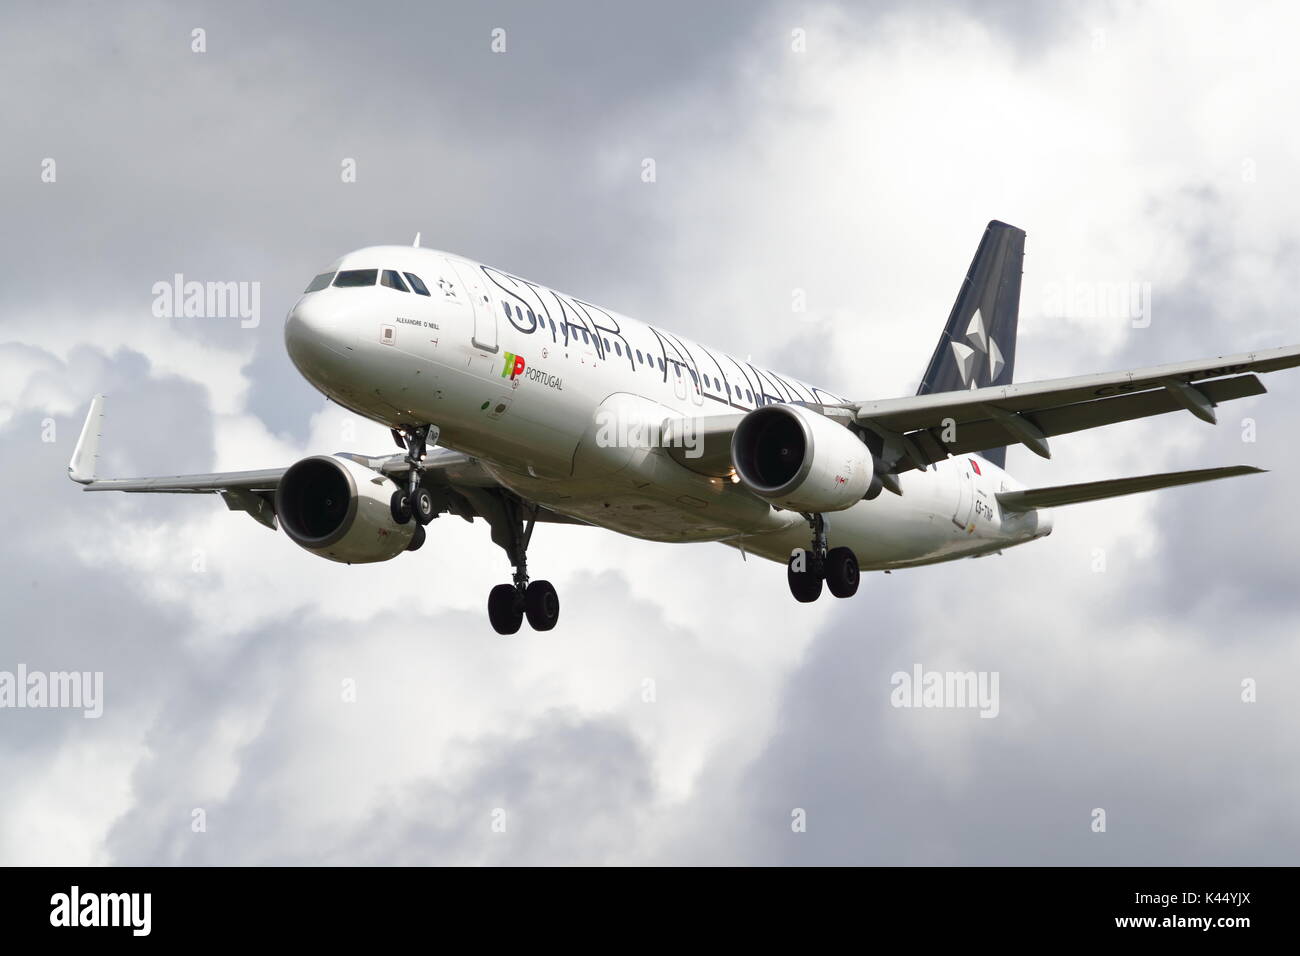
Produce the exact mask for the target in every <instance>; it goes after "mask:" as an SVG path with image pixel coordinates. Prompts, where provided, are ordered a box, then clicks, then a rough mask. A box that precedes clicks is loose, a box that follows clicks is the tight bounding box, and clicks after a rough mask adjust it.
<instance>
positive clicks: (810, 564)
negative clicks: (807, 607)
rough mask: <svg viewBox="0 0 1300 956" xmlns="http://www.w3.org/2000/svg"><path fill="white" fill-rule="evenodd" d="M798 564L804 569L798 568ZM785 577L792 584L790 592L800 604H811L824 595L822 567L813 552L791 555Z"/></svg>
mask: <svg viewBox="0 0 1300 956" xmlns="http://www.w3.org/2000/svg"><path fill="white" fill-rule="evenodd" d="M796 564H799V565H802V570H796V567H795V565H796ZM785 577H786V581H787V582H789V584H790V593H791V594H793V595H794V599H795V600H796V601H798V602H799V603H800V604H811V603H812V602H813V601H815V600H817V599H818V598H819V597H821V596H822V568H821V567H820V562H819V561H816V560H815V559H814V556H813V554H812V553H811V552H809V551H802V552H798V553H795V554H792V555H790V563H789V564H787V565H786V569H785Z"/></svg>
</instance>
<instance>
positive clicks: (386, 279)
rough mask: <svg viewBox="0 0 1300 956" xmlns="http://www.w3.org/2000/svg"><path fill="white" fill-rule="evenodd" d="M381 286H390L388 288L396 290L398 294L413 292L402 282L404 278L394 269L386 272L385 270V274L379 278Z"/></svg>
mask: <svg viewBox="0 0 1300 956" xmlns="http://www.w3.org/2000/svg"><path fill="white" fill-rule="evenodd" d="M379 284H380V285H386V286H388V288H390V289H396V290H397V291H398V292H410V291H411V290H410V289H408V288H407V287H406V283H405V282H403V281H402V277H401V276H399V275H398V274H397V273H396V272H394V271H393V270H392V269H385V270H384V274H383V275H382V276H380V277H379Z"/></svg>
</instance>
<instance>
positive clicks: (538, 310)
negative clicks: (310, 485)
mask: <svg viewBox="0 0 1300 956" xmlns="http://www.w3.org/2000/svg"><path fill="white" fill-rule="evenodd" d="M332 268H333V269H335V270H354V269H378V270H381V274H382V270H385V269H390V270H396V271H399V272H402V273H412V274H414V275H416V276H418V277H419V279H420V280H422V282H423V284H424V285H425V287H427V289H428V291H429V292H430V295H428V296H424V295H419V294H416V293H415V292H406V291H400V290H398V289H395V288H389V287H386V286H383V285H374V286H367V287H363V288H338V287H332V286H331V287H327V288H324V289H322V290H320V291H318V292H311V293H307V294H305V295H304V296H303V297H302V298H301V299H300V300H299V301H298V303H297V304H296V305H295V306H294V308H293V310H292V311H291V312H290V313H289V317H288V319H287V321H286V326H285V340H286V345H287V347H288V350H289V354H290V356H291V358H292V359H293V361H294V364H295V365H296V366H297V367H298V369H299V370H300V371H301V372H302V374H303V375H304V376H305V377H306V378H307V379H308V381H310V382H311V383H312V384H313V385H314V386H315V387H316V388H318V389H320V390H321V391H322V392H323V393H324V394H326V395H327V396H329V397H330V398H331V399H333V400H334V401H336V402H338V403H339V404H340V405H343V406H345V407H347V408H349V409H352V410H353V411H355V412H357V413H358V414H360V415H363V416H365V417H366V418H369V419H372V420H374V421H376V422H380V423H383V424H385V425H388V426H390V427H398V426H402V425H411V424H418V423H432V424H434V425H437V426H438V427H439V429H440V437H439V442H438V443H439V444H440V445H443V446H446V447H448V448H452V449H455V450H457V451H461V452H464V453H466V454H469V455H472V456H474V457H475V458H477V459H479V461H480V462H481V464H482V466H483V468H484V470H485V471H486V472H487V473H488V474H490V475H491V476H492V478H494V479H495V480H496V481H498V482H500V484H502V485H503V486H505V487H507V488H509V489H510V490H512V491H514V492H515V493H517V494H519V495H520V496H522V497H523V498H526V499H528V500H530V501H535V502H538V503H540V504H542V505H544V506H545V507H546V508H548V509H550V510H552V511H555V512H559V513H561V514H565V515H569V516H571V517H574V518H578V519H581V520H582V521H585V522H588V523H590V524H593V525H597V526H600V527H604V528H608V529H610V530H613V531H618V532H620V533H623V534H628V535H632V536H635V537H639V538H646V539H650V540H655V541H677V542H688V541H722V542H725V543H728V544H731V545H734V546H738V547H743V548H744V549H745V550H746V551H747V552H750V553H754V554H759V555H761V556H763V557H767V558H770V559H772V560H775V561H780V562H785V561H786V559H787V558H788V556H789V554H790V552H791V549H793V548H800V547H806V546H807V545H808V542H809V528H808V524H807V522H806V521H805V519H804V518H803V516H801V515H800V514H798V513H794V512H790V511H782V510H779V509H777V508H774V507H772V506H771V505H769V504H768V503H767V502H765V501H763V500H762V499H760V498H758V497H756V496H755V495H754V494H752V493H751V492H749V491H748V490H746V489H745V488H744V487H743V486H742V485H740V484H737V483H735V482H734V481H732V480H729V479H728V478H726V477H710V476H707V475H703V474H697V473H696V472H694V471H692V470H689V469H688V468H685V467H683V466H682V465H681V464H679V463H678V462H677V461H675V460H674V459H673V458H672V457H670V455H669V453H668V451H667V450H666V449H664V448H660V447H647V446H646V445H645V444H644V443H638V442H635V441H632V442H628V441H622V440H615V441H610V440H609V436H610V434H611V433H610V432H609V431H608V427H607V426H608V425H609V423H610V422H611V421H617V422H621V423H627V422H633V423H637V422H659V421H662V420H664V419H665V418H669V419H677V418H680V417H688V418H693V417H702V416H709V415H719V414H726V413H734V412H746V411H749V410H751V409H754V408H756V407H759V406H762V405H767V404H772V403H775V402H810V403H826V404H832V403H839V402H842V401H843V399H842V398H841V397H840V396H838V395H835V394H833V393H831V392H828V391H827V390H825V389H822V388H818V387H816V386H812V385H808V384H806V383H804V382H800V381H798V380H796V379H793V378H790V377H789V376H786V375H780V374H777V373H775V372H772V371H769V370H767V369H764V368H761V367H759V366H755V365H754V364H752V363H751V362H747V361H741V360H739V359H736V358H734V357H733V356H731V355H729V354H728V353H725V352H721V351H718V350H716V349H710V348H706V347H704V346H702V345H699V344H698V343H696V342H693V341H691V340H689V339H686V338H683V337H681V336H678V335H675V334H673V333H670V332H667V331H665V330H663V329H659V328H656V327H654V326H651V325H647V324H646V323H644V322H639V321H637V320H635V319H630V318H627V317H626V316H623V315H619V314H618V313H615V312H610V311H608V310H606V309H602V308H599V307H597V306H594V305H592V304H591V303H589V302H586V301H584V300H581V299H575V298H573V297H572V296H568V295H564V294H562V293H557V292H554V291H552V290H551V289H548V288H546V287H544V286H541V285H538V284H536V283H533V282H528V281H526V280H524V279H520V278H519V277H517V276H513V275H510V274H508V273H505V272H501V271H500V270H497V269H493V268H491V267H489V266H483V265H480V264H478V263H474V262H470V261H468V260H465V259H462V258H460V257H457V256H451V255H447V254H444V253H441V252H437V251H435V250H431V249H421V248H412V247H407V246H375V247H371V248H367V249H361V250H358V251H356V252H353V253H349V254H348V255H346V256H344V257H343V258H341V259H340V260H339V261H338V262H336V263H335V264H334V266H333V267H332ZM602 426H605V427H606V430H605V431H604V432H603V433H602ZM615 433H616V434H618V435H622V436H624V437H626V435H628V434H632V435H636V434H637V432H636V429H635V427H634V428H633V429H631V431H630V432H628V431H616V432H615ZM899 480H900V484H901V487H902V491H903V494H902V496H901V497H900V496H898V495H894V494H892V493H890V492H888V491H886V492H884V493H882V494H880V495H879V496H877V497H875V498H873V499H872V500H869V501H866V500H864V501H859V502H858V503H857V504H855V505H853V506H852V507H851V508H848V509H847V510H844V511H837V512H832V513H829V514H827V515H826V520H827V534H828V539H829V543H830V545H831V546H832V547H835V546H846V547H850V548H852V549H853V551H854V553H855V554H856V555H857V558H858V562H859V564H860V566H861V567H862V569H863V570H870V569H888V568H895V567H908V566H912V565H918V564H928V563H932V562H936V561H946V560H950V559H953V558H959V557H966V556H970V555H976V554H981V553H988V552H993V551H998V550H1001V549H1003V548H1006V547H1009V546H1011V545H1015V544H1020V543H1022V542H1025V541H1029V540H1032V539H1033V538H1037V537H1041V536H1043V535H1045V534H1048V533H1049V532H1050V531H1051V522H1050V519H1049V518H1048V517H1047V516H1046V514H1045V513H1043V512H1029V513H1027V514H1021V513H1007V514H1005V515H1004V514H1003V513H1002V511H1001V509H1000V508H999V506H998V503H997V499H996V497H995V495H996V494H997V493H998V492H999V491H1006V490H1013V489H1018V488H1020V487H1021V485H1020V484H1019V483H1018V482H1016V481H1014V480H1013V479H1012V478H1011V477H1010V476H1009V475H1008V474H1007V473H1006V472H1004V471H1003V470H1002V469H1001V468H999V467H997V466H996V465H994V464H993V463H991V462H988V461H986V460H984V459H983V458H980V457H979V456H977V455H968V456H962V457H957V458H951V459H948V460H946V461H942V462H940V463H938V464H937V465H935V466H932V467H931V468H930V469H927V470H924V471H908V472H904V473H903V474H902V475H900V476H899Z"/></svg>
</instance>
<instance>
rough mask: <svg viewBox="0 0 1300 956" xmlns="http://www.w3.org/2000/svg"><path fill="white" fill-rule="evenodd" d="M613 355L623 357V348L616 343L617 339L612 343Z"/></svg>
mask: <svg viewBox="0 0 1300 956" xmlns="http://www.w3.org/2000/svg"><path fill="white" fill-rule="evenodd" d="M614 354H615V355H617V356H618V357H619V358H622V357H623V346H622V345H620V344H619V343H618V340H617V339H616V340H615V341H614Z"/></svg>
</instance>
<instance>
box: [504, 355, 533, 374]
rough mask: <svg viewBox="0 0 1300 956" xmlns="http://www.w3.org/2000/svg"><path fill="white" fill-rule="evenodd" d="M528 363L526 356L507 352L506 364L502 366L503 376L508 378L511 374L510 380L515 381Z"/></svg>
mask: <svg viewBox="0 0 1300 956" xmlns="http://www.w3.org/2000/svg"><path fill="white" fill-rule="evenodd" d="M526 364H527V363H526V362H524V357H523V356H522V355H516V354H515V353H514V352H507V353H506V361H505V364H504V365H502V366H501V377H502V378H506V377H507V376H509V378H510V380H511V381H514V380H515V379H516V378H518V377H519V375H520V373H521V372H523V370H524V366H525V365H526Z"/></svg>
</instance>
